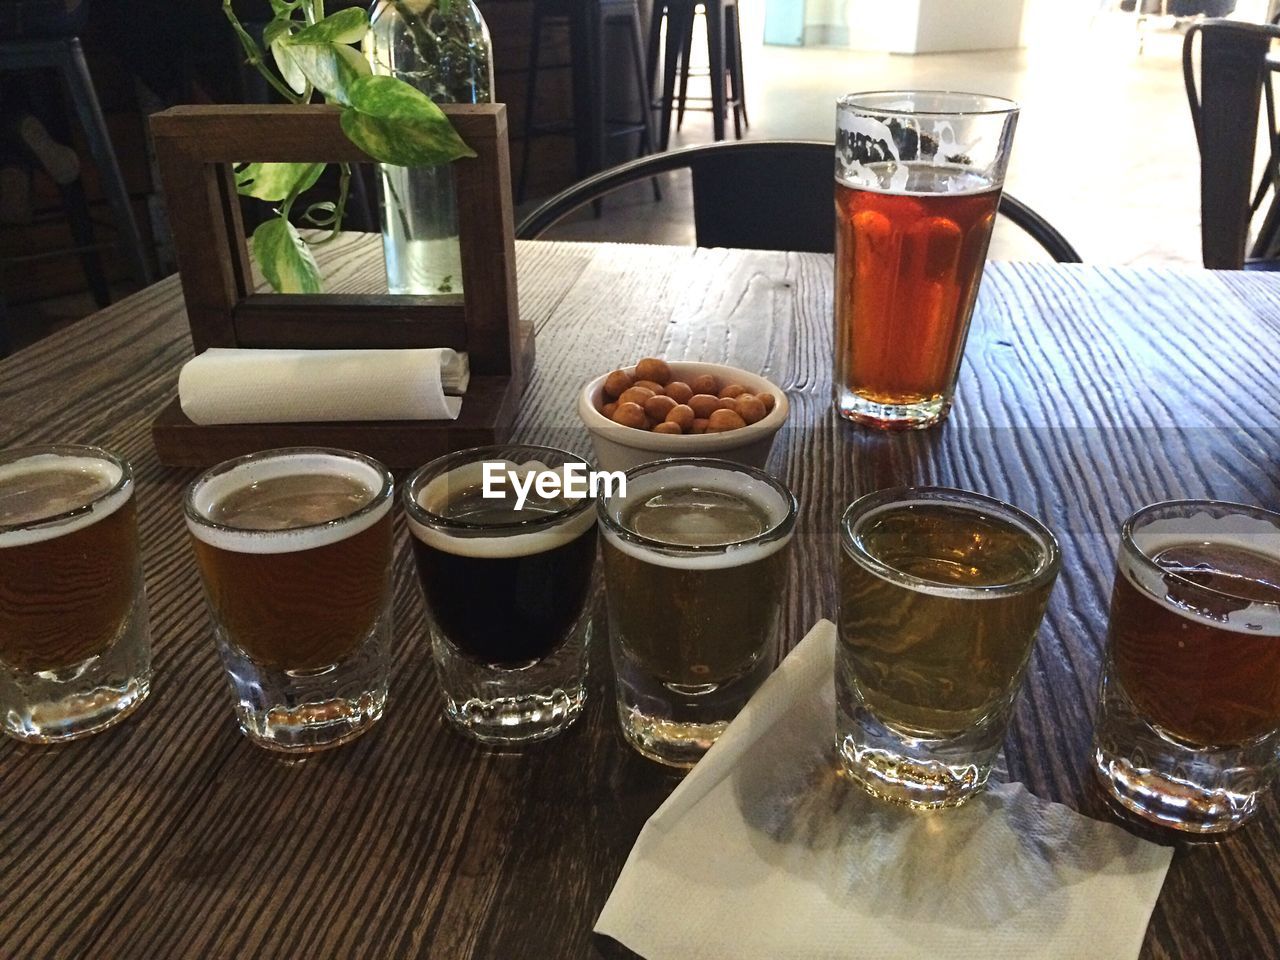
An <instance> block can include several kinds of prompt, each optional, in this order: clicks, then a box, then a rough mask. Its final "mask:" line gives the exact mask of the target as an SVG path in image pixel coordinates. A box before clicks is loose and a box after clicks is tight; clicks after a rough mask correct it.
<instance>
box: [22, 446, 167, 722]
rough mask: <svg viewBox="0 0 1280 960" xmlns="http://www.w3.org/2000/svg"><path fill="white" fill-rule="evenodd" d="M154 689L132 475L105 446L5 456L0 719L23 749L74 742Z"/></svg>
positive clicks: (127, 710)
mask: <svg viewBox="0 0 1280 960" xmlns="http://www.w3.org/2000/svg"><path fill="white" fill-rule="evenodd" d="M150 684H151V639H150V635H149V633H148V627H147V602H146V597H145V595H144V593H143V587H142V564H141V561H140V558H139V551H138V529H137V513H136V507H135V503H134V485H133V473H132V471H131V470H130V468H129V464H128V463H126V462H125V461H124V460H122V459H120V458H119V457H117V456H115V455H114V454H111V453H108V452H107V451H106V450H101V449H99V448H97V447H85V446H71V445H58V446H45V447H28V448H24V449H19V450H10V451H7V452H4V453H0V716H3V723H4V731H5V732H6V733H8V734H9V735H10V736H13V737H16V738H18V739H20V740H27V741H31V742H34V743H52V742H55V741H60V740H73V739H75V738H76V737H82V736H85V735H87V734H90V733H94V732H95V731H98V730H102V729H104V728H106V727H109V726H110V725H112V724H113V723H116V722H117V721H119V720H121V719H123V718H124V717H125V716H127V715H128V714H129V713H130V712H131V711H132V710H133V709H134V708H135V707H137V706H138V704H139V703H141V702H142V700H143V698H145V697H146V695H147V692H148V690H149V689H150Z"/></svg>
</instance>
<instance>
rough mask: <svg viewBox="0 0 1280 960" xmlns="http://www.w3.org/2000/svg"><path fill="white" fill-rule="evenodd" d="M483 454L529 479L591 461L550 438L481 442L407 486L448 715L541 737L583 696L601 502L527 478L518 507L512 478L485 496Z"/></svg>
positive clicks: (498, 731) (475, 729)
mask: <svg viewBox="0 0 1280 960" xmlns="http://www.w3.org/2000/svg"><path fill="white" fill-rule="evenodd" d="M486 464H490V465H492V466H491V468H490V469H495V470H496V469H498V468H501V469H502V470H507V469H510V470H513V471H516V472H517V473H518V474H520V475H521V476H522V478H524V479H528V478H529V477H530V476H534V477H536V475H537V473H538V472H539V471H552V472H557V473H560V474H561V476H563V469H564V468H565V467H566V465H568V464H575V465H579V466H580V468H581V470H582V472H583V473H584V474H585V473H587V472H590V471H592V470H593V468H592V466H591V464H590V462H589V461H587V460H584V459H583V458H582V457H580V456H578V455H577V454H574V453H571V452H569V451H567V450H558V449H555V448H553V447H540V446H529V445H522V444H508V445H504V446H491V447H478V448H475V449H471V450H463V451H460V452H458V453H452V454H449V455H447V456H443V457H440V458H439V459H436V460H433V461H431V462H430V463H428V464H426V465H425V466H423V467H421V468H420V469H419V470H418V471H417V472H416V473H414V474H413V476H411V477H410V478H409V480H408V481H407V482H406V483H405V486H404V489H403V494H402V499H403V502H404V508H405V516H406V517H407V519H408V522H409V530H410V533H412V535H413V537H412V543H413V552H414V558H415V561H416V565H417V570H418V576H419V579H420V581H421V584H422V595H423V599H424V600H425V604H426V613H427V627H428V629H429V631H430V634H431V649H432V652H433V654H434V658H435V664H436V672H437V675H438V676H439V678H440V686H441V688H442V689H443V691H444V696H445V707H444V714H445V717H446V718H447V719H448V720H449V721H450V722H452V723H453V724H454V725H455V726H456V727H457V728H458V729H459V730H461V731H462V732H464V733H466V734H467V735H469V736H471V737H474V738H475V739H477V740H480V741H482V742H485V743H493V744H507V743H521V742H526V741H534V740H544V739H546V738H548V737H553V736H555V735H556V734H558V733H560V732H561V731H562V730H565V729H566V728H568V727H569V725H570V724H572V723H573V722H574V721H575V720H576V719H577V718H578V716H579V715H580V714H581V713H582V707H583V703H584V702H585V701H586V696H587V689H586V673H587V652H588V646H589V643H590V640H591V631H592V611H591V596H592V586H593V573H594V570H595V559H596V520H595V509H594V508H595V503H594V499H593V498H592V497H590V496H582V497H576V498H575V497H561V496H555V497H550V498H544V497H540V496H538V495H537V493H536V491H535V490H533V489H530V491H529V498H528V500H527V501H526V502H525V503H524V504H523V505H522V506H521V507H520V508H519V509H517V508H516V505H515V504H516V501H515V500H514V499H512V497H513V493H514V492H513V490H512V489H510V488H509V487H507V486H505V485H502V490H503V494H504V496H503V498H501V499H491V500H490V502H488V503H486V502H485V499H486V498H483V497H482V496H481V494H482V492H483V482H484V470H485V465H486ZM495 492H496V488H495Z"/></svg>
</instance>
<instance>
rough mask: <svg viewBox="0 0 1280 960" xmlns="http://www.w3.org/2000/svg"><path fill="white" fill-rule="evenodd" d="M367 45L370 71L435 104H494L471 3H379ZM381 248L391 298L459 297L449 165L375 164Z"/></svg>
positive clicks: (488, 57) (488, 62)
mask: <svg viewBox="0 0 1280 960" xmlns="http://www.w3.org/2000/svg"><path fill="white" fill-rule="evenodd" d="M370 21H371V26H370V29H369V33H368V35H367V36H366V38H365V41H364V53H365V57H366V58H367V59H368V61H369V65H370V67H371V68H372V69H373V72H374V73H375V74H383V75H387V76H392V77H398V78H400V79H401V80H404V81H405V82H406V83H409V84H411V85H412V86H414V87H416V88H417V89H419V90H421V91H422V92H423V93H425V94H426V95H427V96H429V97H430V98H431V99H432V100H434V101H435V102H436V103H486V102H489V101H491V100H492V99H493V44H492V42H491V41H490V39H489V28H488V26H487V25H486V24H485V22H484V18H483V17H482V16H481V15H480V11H479V10H478V9H477V8H476V5H475V3H474V2H472V0H376V2H375V3H374V4H373V9H372V10H371V12H370ZM379 171H380V172H379V177H378V187H379V205H380V208H381V212H382V244H383V253H384V255H385V257H386V262H387V289H388V290H389V291H390V292H391V293H416V294H449V293H461V292H462V259H461V255H460V252H459V246H458V208H457V202H456V198H455V197H454V190H453V174H452V171H451V170H450V168H449V167H448V166H447V165H446V166H440V167H395V166H391V165H390V164H380V165H379Z"/></svg>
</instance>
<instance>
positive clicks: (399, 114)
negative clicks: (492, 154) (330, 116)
mask: <svg viewBox="0 0 1280 960" xmlns="http://www.w3.org/2000/svg"><path fill="white" fill-rule="evenodd" d="M348 93H349V94H350V98H351V99H350V103H349V104H348V106H347V109H345V110H343V111H342V130H343V132H344V133H346V135H347V138H348V139H349V140H350V141H351V142H352V143H354V144H355V145H356V146H357V147H359V148H360V149H361V150H363V151H364V152H365V153H367V154H368V155H369V156H371V157H373V159H375V160H380V161H382V162H383V163H390V164H394V165H395V166H400V167H433V166H436V165H438V164H441V163H450V162H452V161H454V160H457V159H458V158H459V157H474V156H475V155H476V154H475V151H474V150H472V149H471V148H470V147H468V146H467V145H466V144H465V143H463V141H462V138H461V137H459V136H458V133H457V131H456V130H454V129H453V125H452V124H450V123H449V118H448V117H446V116H445V115H444V113H443V112H442V111H441V110H440V108H439V107H437V106H436V105H435V104H434V103H432V102H431V98H430V97H428V96H427V95H426V94H424V93H422V92H421V91H419V90H415V89H414V88H413V87H411V86H409V84H407V83H405V82H404V81H403V80H398V79H396V78H395V77H385V76H380V77H361V78H360V79H359V80H356V81H355V82H354V83H352V84H351V86H350V87H349V88H348Z"/></svg>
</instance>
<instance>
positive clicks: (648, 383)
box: [632, 380, 662, 394]
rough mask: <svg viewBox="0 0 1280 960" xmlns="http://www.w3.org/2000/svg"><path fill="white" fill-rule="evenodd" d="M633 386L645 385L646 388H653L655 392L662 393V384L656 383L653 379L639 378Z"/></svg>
mask: <svg viewBox="0 0 1280 960" xmlns="http://www.w3.org/2000/svg"><path fill="white" fill-rule="evenodd" d="M632 386H633V387H644V388H645V389H646V390H652V391H653V392H654V393H655V394H660V393H662V384H660V383H655V382H654V381H652V380H637V381H636V382H635V383H633V384H632Z"/></svg>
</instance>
